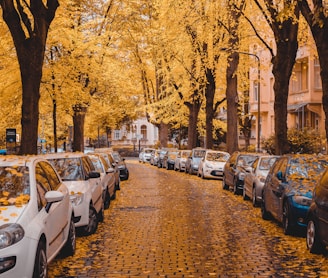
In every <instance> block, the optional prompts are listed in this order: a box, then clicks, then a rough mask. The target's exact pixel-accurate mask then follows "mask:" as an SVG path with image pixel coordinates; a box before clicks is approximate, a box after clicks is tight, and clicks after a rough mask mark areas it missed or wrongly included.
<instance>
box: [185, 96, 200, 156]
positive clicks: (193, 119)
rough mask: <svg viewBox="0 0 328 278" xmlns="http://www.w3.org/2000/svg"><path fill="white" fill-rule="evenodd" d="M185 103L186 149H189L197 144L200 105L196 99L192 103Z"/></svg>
mask: <svg viewBox="0 0 328 278" xmlns="http://www.w3.org/2000/svg"><path fill="white" fill-rule="evenodd" d="M185 105H186V106H187V107H188V109H189V117H188V147H187V148H188V149H189V150H191V149H193V148H195V147H196V146H197V137H198V131H197V119H198V114H199V110H200V107H201V102H200V101H198V100H196V101H194V102H193V103H189V102H185Z"/></svg>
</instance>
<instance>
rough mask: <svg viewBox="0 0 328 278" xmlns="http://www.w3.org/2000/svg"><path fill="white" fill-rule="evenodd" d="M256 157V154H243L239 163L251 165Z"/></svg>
mask: <svg viewBox="0 0 328 278" xmlns="http://www.w3.org/2000/svg"><path fill="white" fill-rule="evenodd" d="M256 158H257V157H256V156H255V155H241V156H240V157H239V159H238V165H241V166H250V165H251V164H252V163H253V162H254V161H255V159H256Z"/></svg>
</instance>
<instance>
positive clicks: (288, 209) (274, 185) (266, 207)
mask: <svg viewBox="0 0 328 278" xmlns="http://www.w3.org/2000/svg"><path fill="white" fill-rule="evenodd" d="M324 169H325V167H324V165H323V164H322V163H321V162H320V161H318V159H317V158H316V157H315V156H312V155H297V154H295V155H292V154H291V155H284V156H281V157H279V158H278V159H277V160H276V162H275V163H274V164H273V166H272V167H271V169H270V171H269V173H268V176H267V178H266V180H265V183H264V186H263V196H262V203H261V212H262V218H263V219H270V218H271V217H273V218H275V219H276V220H277V221H279V222H281V223H282V226H283V229H284V233H285V234H292V233H293V232H294V231H296V229H298V230H299V229H302V228H305V227H306V225H307V223H306V215H307V213H308V211H309V208H310V205H311V201H312V191H313V187H314V184H316V183H317V182H318V180H319V179H320V176H321V174H322V173H323V171H324Z"/></svg>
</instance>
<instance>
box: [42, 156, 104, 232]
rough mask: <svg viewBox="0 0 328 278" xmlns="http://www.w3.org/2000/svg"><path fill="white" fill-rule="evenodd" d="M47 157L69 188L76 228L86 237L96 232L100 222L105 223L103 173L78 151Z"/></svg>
mask: <svg viewBox="0 0 328 278" xmlns="http://www.w3.org/2000/svg"><path fill="white" fill-rule="evenodd" d="M45 157H46V158H47V159H48V160H49V161H50V162H51V163H52V164H53V165H54V166H55V168H56V170H57V172H58V173H59V175H60V177H61V178H62V180H63V182H64V183H65V184H66V186H67V187H68V189H69V192H70V198H71V202H72V204H73V211H74V217H75V219H76V222H75V227H77V228H78V230H79V231H81V232H82V234H85V235H90V234H93V233H95V232H96V230H97V228H98V223H99V221H100V222H102V221H103V220H104V202H103V197H102V196H103V189H102V185H101V180H100V173H99V172H96V171H95V168H94V166H93V164H92V161H91V159H90V157H88V156H87V155H86V154H83V153H78V152H77V153H56V154H47V155H45Z"/></svg>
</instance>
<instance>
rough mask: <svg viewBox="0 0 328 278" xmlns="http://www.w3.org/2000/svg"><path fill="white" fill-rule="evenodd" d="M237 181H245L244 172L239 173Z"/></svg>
mask: <svg viewBox="0 0 328 278" xmlns="http://www.w3.org/2000/svg"><path fill="white" fill-rule="evenodd" d="M238 177H239V180H241V181H243V180H244V179H245V173H244V172H240V173H239V175H238Z"/></svg>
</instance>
